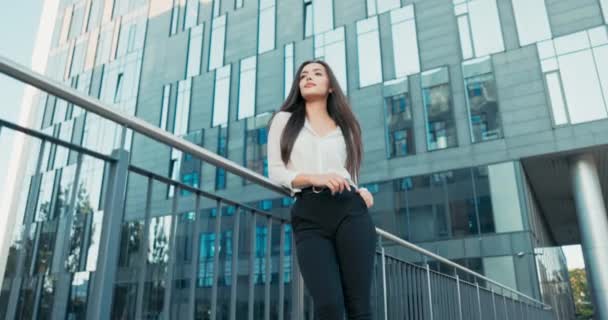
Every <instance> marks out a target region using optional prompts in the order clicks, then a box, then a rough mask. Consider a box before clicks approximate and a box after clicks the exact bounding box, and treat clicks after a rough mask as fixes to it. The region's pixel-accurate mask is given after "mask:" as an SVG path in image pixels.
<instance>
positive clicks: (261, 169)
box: [243, 112, 272, 184]
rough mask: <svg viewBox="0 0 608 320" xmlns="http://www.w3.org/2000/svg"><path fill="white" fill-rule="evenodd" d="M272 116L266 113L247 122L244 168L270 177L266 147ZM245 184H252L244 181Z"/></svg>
mask: <svg viewBox="0 0 608 320" xmlns="http://www.w3.org/2000/svg"><path fill="white" fill-rule="evenodd" d="M270 116H272V114H271V113H269V112H266V113H263V114H259V115H257V116H255V117H250V118H248V119H247V121H246V122H245V156H244V158H245V161H244V166H245V167H247V168H249V169H251V170H253V171H255V172H257V173H259V174H261V175H263V176H266V177H268V157H267V152H266V145H267V143H268V120H269V119H270ZM243 183H244V184H251V182H250V181H249V180H247V179H243Z"/></svg>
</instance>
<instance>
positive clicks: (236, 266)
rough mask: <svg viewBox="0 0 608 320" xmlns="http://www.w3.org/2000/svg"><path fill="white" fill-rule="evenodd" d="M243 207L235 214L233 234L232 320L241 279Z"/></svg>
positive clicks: (234, 318) (232, 319)
mask: <svg viewBox="0 0 608 320" xmlns="http://www.w3.org/2000/svg"><path fill="white" fill-rule="evenodd" d="M241 211H242V210H241V207H236V210H235V213H234V229H233V230H234V231H233V232H232V247H233V249H232V268H231V270H232V283H231V287H230V320H236V298H237V295H238V292H237V290H236V289H237V287H236V286H237V285H238V277H239V235H240V233H241V232H240V230H241V227H240V225H241Z"/></svg>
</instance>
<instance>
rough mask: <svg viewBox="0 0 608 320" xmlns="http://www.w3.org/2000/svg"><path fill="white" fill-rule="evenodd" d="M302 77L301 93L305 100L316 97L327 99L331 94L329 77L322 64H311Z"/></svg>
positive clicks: (303, 70) (305, 67)
mask: <svg viewBox="0 0 608 320" xmlns="http://www.w3.org/2000/svg"><path fill="white" fill-rule="evenodd" d="M299 77H300V92H301V94H302V97H304V99H305V100H312V99H314V98H315V97H316V98H318V97H322V98H325V97H327V95H328V94H329V93H330V92H331V88H330V87H329V76H328V75H327V72H326V71H325V67H324V66H323V65H322V64H320V63H316V62H313V63H309V64H307V65H306V66H304V68H303V69H302V73H300V75H299Z"/></svg>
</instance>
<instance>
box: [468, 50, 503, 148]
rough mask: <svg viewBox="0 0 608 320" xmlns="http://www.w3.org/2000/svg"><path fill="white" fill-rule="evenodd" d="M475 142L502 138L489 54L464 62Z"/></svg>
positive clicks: (472, 135) (471, 126)
mask: <svg viewBox="0 0 608 320" xmlns="http://www.w3.org/2000/svg"><path fill="white" fill-rule="evenodd" d="M462 69H463V77H464V83H465V90H466V95H465V97H466V102H467V107H468V111H469V120H470V130H471V140H472V142H473V143H475V142H480V141H486V140H492V139H499V138H502V124H501V119H500V112H499V109H498V99H497V96H496V83H495V81H494V74H493V72H492V60H491V59H490V57H489V56H486V57H484V58H480V59H476V60H470V61H467V62H464V63H463V64H462Z"/></svg>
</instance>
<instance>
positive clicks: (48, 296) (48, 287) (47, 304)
mask: <svg viewBox="0 0 608 320" xmlns="http://www.w3.org/2000/svg"><path fill="white" fill-rule="evenodd" d="M56 286H57V281H56V280H55V279H54V278H53V277H52V276H49V275H46V276H44V277H43V278H42V288H41V291H40V304H39V305H38V318H37V319H39V320H45V319H52V315H53V301H54V299H55V295H56V292H55V291H56Z"/></svg>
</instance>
